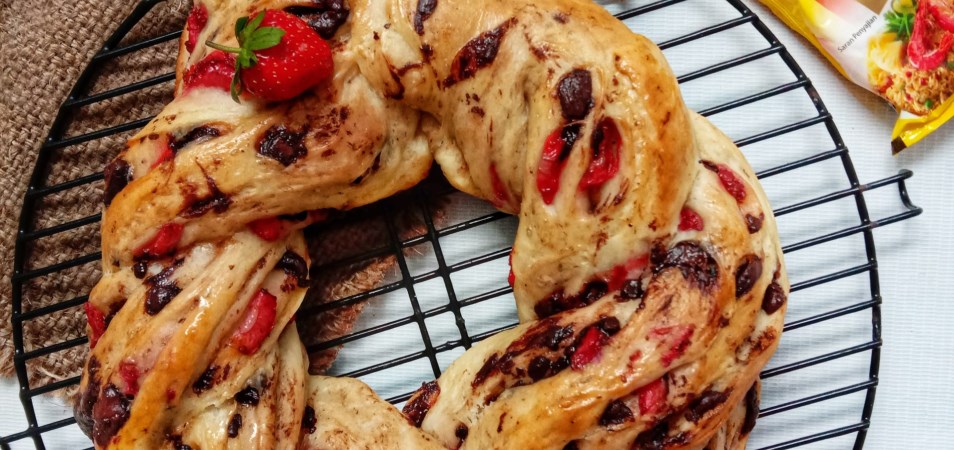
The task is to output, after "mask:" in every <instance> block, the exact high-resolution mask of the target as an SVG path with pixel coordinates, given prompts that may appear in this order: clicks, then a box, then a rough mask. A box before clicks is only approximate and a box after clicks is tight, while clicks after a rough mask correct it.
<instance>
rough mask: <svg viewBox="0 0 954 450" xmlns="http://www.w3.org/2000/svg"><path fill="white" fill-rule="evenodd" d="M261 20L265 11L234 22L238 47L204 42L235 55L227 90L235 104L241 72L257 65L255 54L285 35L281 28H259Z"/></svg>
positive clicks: (240, 90)
mask: <svg viewBox="0 0 954 450" xmlns="http://www.w3.org/2000/svg"><path fill="white" fill-rule="evenodd" d="M263 20H265V11H262V12H260V13H258V14H257V15H256V16H255V17H254V18H252V19H251V20H249V18H248V17H242V18H240V19H238V20H236V21H235V38H236V39H237V40H238V42H239V47H228V46H225V45H221V44H216V43H215V42H212V41H208V42H206V45H208V46H209V47H212V48H214V49H217V50H222V51H224V52H229V53H235V54H236V55H237V56H236V58H235V76H234V77H232V84H231V86H230V88H229V91H230V92H231V93H232V100H235V101H236V102H239V95H240V94H241V93H242V77H241V71H242V70H243V69H248V68H251V67H252V66H253V65H255V64H256V63H258V57H257V56H255V52H257V51H260V50H265V49H268V48H272V47H274V46H276V45H278V44H279V43H281V41H282V37H283V36H284V35H285V30H283V29H281V28H278V27H268V26H266V27H263V26H261V25H262V21H263Z"/></svg>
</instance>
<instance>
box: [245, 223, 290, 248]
mask: <svg viewBox="0 0 954 450" xmlns="http://www.w3.org/2000/svg"><path fill="white" fill-rule="evenodd" d="M248 228H249V229H250V230H251V231H252V233H255V235H256V236H258V237H260V238H262V240H264V241H268V242H275V241H277V240H278V239H279V238H281V237H282V235H284V234H285V225H284V224H283V223H282V221H281V220H279V219H278V218H277V217H267V218H264V219H258V220H256V221H254V222H252V223H249V224H248Z"/></svg>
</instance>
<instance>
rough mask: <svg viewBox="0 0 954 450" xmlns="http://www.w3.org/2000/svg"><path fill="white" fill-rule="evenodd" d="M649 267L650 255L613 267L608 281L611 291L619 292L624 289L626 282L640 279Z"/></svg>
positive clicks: (634, 258)
mask: <svg viewBox="0 0 954 450" xmlns="http://www.w3.org/2000/svg"><path fill="white" fill-rule="evenodd" d="M647 265H649V255H642V256H636V257H633V258H630V259H629V260H628V261H626V262H625V263H623V264H620V265H618V266H616V267H613V269H612V270H611V271H610V274H609V280H608V281H607V285H608V286H609V290H611V291H618V290H620V289H622V287H623V284H624V283H626V281H628V280H634V279H637V278H639V276H640V275H642V273H643V270H645V269H646V266H647Z"/></svg>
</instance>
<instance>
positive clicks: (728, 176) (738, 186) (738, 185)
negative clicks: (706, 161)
mask: <svg viewBox="0 0 954 450" xmlns="http://www.w3.org/2000/svg"><path fill="white" fill-rule="evenodd" d="M719 181H720V182H722V186H723V187H724V188H725V190H726V191H729V194H731V195H732V196H733V197H735V200H736V201H738V202H739V203H741V202H744V201H745V196H746V192H745V183H743V182H742V179H741V178H739V176H738V175H736V173H735V172H734V171H733V170H732V169H730V168H729V167H728V166H726V165H724V164H720V165H719Z"/></svg>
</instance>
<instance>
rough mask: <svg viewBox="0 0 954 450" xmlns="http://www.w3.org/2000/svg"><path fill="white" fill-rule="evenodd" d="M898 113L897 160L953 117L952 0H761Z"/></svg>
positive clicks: (838, 67) (953, 40) (895, 145)
mask: <svg viewBox="0 0 954 450" xmlns="http://www.w3.org/2000/svg"><path fill="white" fill-rule="evenodd" d="M762 1H763V3H765V4H766V5H768V6H769V8H770V9H771V10H772V11H773V12H774V13H775V14H776V15H778V16H779V18H780V19H782V21H783V22H785V23H786V24H787V25H789V26H791V27H792V28H793V29H795V30H796V31H798V32H799V33H800V34H802V35H803V36H805V37H806V38H807V39H808V40H809V41H811V42H812V43H813V44H814V45H815V46H816V47H818V48H819V49H820V50H822V51H823V52H824V53H825V56H826V57H828V59H829V60H830V61H831V62H832V64H834V65H835V67H836V68H837V69H838V70H839V71H840V72H841V73H842V74H844V75H845V76H846V77H848V78H849V79H851V80H852V81H854V82H855V83H857V84H858V85H860V86H862V87H864V88H866V89H868V90H869V91H871V92H874V93H876V94H878V95H880V96H881V97H883V98H884V99H885V100H887V101H888V102H890V103H891V104H892V105H893V106H894V108H895V109H897V110H898V111H899V112H900V117H899V119H898V122H897V123H896V125H895V129H894V132H893V133H892V139H893V140H892V150H893V151H894V152H895V153H897V152H900V151H901V150H903V149H905V148H906V147H908V146H910V145H913V144H914V143H915V142H917V141H919V140H921V139H922V138H924V136H926V135H928V134H930V133H931V132H932V131H934V130H935V129H937V127H939V126H940V125H941V124H942V123H944V122H945V121H947V120H948V119H949V118H950V117H951V116H952V115H954V106H952V105H954V97H952V94H954V0H920V1H916V0H762Z"/></svg>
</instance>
